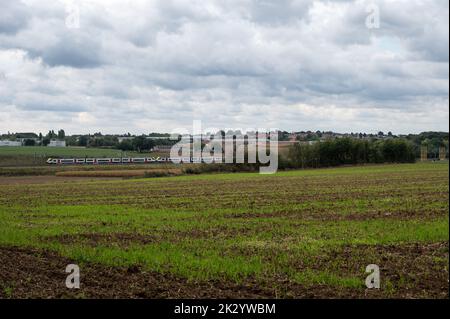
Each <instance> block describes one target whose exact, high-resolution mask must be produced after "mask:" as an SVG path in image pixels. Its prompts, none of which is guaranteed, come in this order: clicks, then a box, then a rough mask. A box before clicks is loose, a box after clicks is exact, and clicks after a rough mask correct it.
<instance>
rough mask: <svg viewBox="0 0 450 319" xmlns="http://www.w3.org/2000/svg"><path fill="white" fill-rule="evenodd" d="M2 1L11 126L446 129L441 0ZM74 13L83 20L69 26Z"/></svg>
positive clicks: (2, 74) (4, 104)
mask: <svg viewBox="0 0 450 319" xmlns="http://www.w3.org/2000/svg"><path fill="white" fill-rule="evenodd" d="M369 4H376V5H377V6H378V8H379V11H380V28H379V29H369V28H367V27H366V18H367V16H368V14H369V12H368V11H367V8H368V5H369ZM0 7H1V10H0V84H1V86H0V96H1V98H0V115H2V117H0V127H3V126H13V127H12V128H11V130H12V129H14V127H19V126H20V125H24V123H23V121H20V120H19V119H20V118H22V117H23V118H27V117H26V114H27V112H32V113H33V114H38V113H39V116H35V117H34V118H35V120H34V121H33V118H30V117H28V118H30V124H29V125H30V128H32V127H36V128H40V127H42V128H45V129H46V128H47V127H51V126H52V125H53V124H52V123H54V122H55V121H58V122H60V121H65V122H66V123H67V128H68V131H69V132H70V130H73V131H74V132H78V131H91V130H92V131H94V130H102V131H108V130H109V131H116V130H118V129H119V130H120V131H133V130H134V131H135V132H147V131H153V130H169V129H171V128H173V127H180V126H186V125H190V124H191V122H192V120H193V119H203V120H204V121H207V122H208V123H209V122H210V123H211V125H214V126H220V125H222V126H226V127H233V125H236V126H245V125H250V124H254V125H259V126H263V125H275V126H277V127H281V128H285V129H296V130H300V129H333V130H344V131H347V130H348V131H356V130H358V129H360V130H366V131H377V130H379V129H384V130H393V131H395V130H396V129H398V130H399V131H405V132H406V131H419V130H425V129H448V120H447V119H446V118H445V116H446V115H447V116H448V100H449V99H448V93H449V90H448V84H449V80H448V77H449V71H448V67H449V62H448V60H449V50H448V47H449V45H448V43H449V42H448V38H449V34H448V23H449V16H448V10H449V5H448V1H445V0H438V1H435V0H423V1H419V0H396V1H393V0H378V1H369V0H340V1H339V0H324V1H313V0H278V1H275V0H273V1H271V0H227V1H222V0H208V1H204V0H203V1H200V0H193V1H187V0H186V1H183V0H165V1H164V0H135V1H132V2H126V1H120V0H110V1H107V0H96V1H87V0H59V1H50V0H22V1H18V0H0ZM74 7H75V8H77V9H78V11H79V21H80V27H79V28H70V27H68V26H67V24H66V21H67V18H68V15H69V14H72V13H73V12H72V11H71V8H74ZM380 110H384V112H395V114H396V115H398V116H399V118H400V115H399V114H403V115H404V117H403V120H399V121H398V122H396V125H397V128H396V127H385V125H387V124H386V123H389V125H392V123H393V122H392V121H394V119H397V118H396V117H393V116H392V114H389V115H387V116H389V118H390V121H386V120H385V118H384V116H383V112H382V111H380ZM417 110H423V111H422V112H418V111H417ZM431 112H433V114H434V115H432V113H431ZM45 114H47V116H45ZM386 114H388V113H386ZM436 114H438V115H439V116H436ZM283 115H286V116H283ZM442 115H443V116H442ZM330 116H332V118H333V119H335V120H334V121H333V120H331V119H330ZM369 116H370V117H371V118H369ZM15 118H17V120H15ZM429 123H436V124H435V125H434V127H427V125H429ZM333 124H334V125H333ZM302 125H310V126H311V127H301V126H302Z"/></svg>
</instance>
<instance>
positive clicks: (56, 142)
mask: <svg viewBox="0 0 450 319" xmlns="http://www.w3.org/2000/svg"><path fill="white" fill-rule="evenodd" d="M47 146H48V147H66V141H61V140H51V141H50V144H48V145H47Z"/></svg>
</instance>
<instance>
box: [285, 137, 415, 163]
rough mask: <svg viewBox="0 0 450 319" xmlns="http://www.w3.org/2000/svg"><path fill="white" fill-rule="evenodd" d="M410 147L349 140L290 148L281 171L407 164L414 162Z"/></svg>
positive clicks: (400, 142)
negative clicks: (360, 165) (373, 164)
mask: <svg viewBox="0 0 450 319" xmlns="http://www.w3.org/2000/svg"><path fill="white" fill-rule="evenodd" d="M415 158H416V156H415V151H414V146H413V145H412V143H410V142H408V141H406V140H404V139H387V140H371V141H368V140H355V139H350V138H343V139H336V140H329V141H325V142H318V143H315V144H312V145H309V144H297V145H294V146H292V148H291V150H290V152H289V155H288V156H287V158H286V159H283V160H281V161H280V166H281V167H282V168H284V167H286V168H308V167H329V166H338V165H357V164H365V163H407V162H414V161H415Z"/></svg>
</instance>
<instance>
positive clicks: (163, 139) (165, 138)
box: [0, 129, 449, 156]
mask: <svg viewBox="0 0 450 319" xmlns="http://www.w3.org/2000/svg"><path fill="white" fill-rule="evenodd" d="M220 133H221V134H222V136H225V138H229V137H230V136H232V137H233V138H235V139H240V138H241V139H244V138H246V137H247V134H248V135H251V136H255V137H256V138H257V139H259V140H262V139H265V138H266V136H268V135H266V134H261V133H257V132H247V133H245V134H243V133H242V132H240V131H228V132H223V131H222V132H220ZM277 133H278V141H279V144H280V145H282V146H283V145H286V146H287V145H292V144H310V145H311V144H315V143H317V142H324V141H329V140H335V139H345V138H347V139H357V140H370V141H373V140H386V139H404V140H408V141H410V142H411V143H413V144H414V145H415V146H416V147H417V148H419V147H420V146H427V147H428V152H429V153H431V154H433V153H435V154H436V156H437V154H438V153H439V149H442V148H445V149H446V150H447V152H448V136H449V134H448V132H423V133H420V134H399V135H397V134H394V133H392V132H386V133H385V132H382V131H380V132H378V133H377V134H373V133H369V134H368V133H361V132H359V133H337V132H332V131H298V132H287V131H278V132H277ZM180 137H181V136H180ZM197 138H200V139H201V140H202V142H204V143H207V142H209V141H210V140H211V138H212V134H209V133H208V134H205V135H202V136H197ZM175 143H177V140H174V139H171V135H170V134H168V133H150V134H143V135H132V134H130V133H126V134H114V135H112V134H102V133H100V132H97V133H94V134H83V135H81V134H75V135H66V133H65V131H64V130H63V129H60V130H57V131H54V130H50V131H49V132H48V133H47V134H45V135H44V134H42V133H34V132H17V133H12V132H7V133H3V134H0V147H27V146H42V147H60V148H61V147H86V148H105V149H118V150H122V151H139V152H151V151H168V150H170V148H171V147H172V146H173V145H174V144H175Z"/></svg>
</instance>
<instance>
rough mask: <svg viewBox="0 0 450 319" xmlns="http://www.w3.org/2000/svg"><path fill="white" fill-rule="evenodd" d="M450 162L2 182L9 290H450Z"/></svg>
mask: <svg viewBox="0 0 450 319" xmlns="http://www.w3.org/2000/svg"><path fill="white" fill-rule="evenodd" d="M448 170H449V166H448V163H425V164H397V165H376V166H364V167H345V168H333V169H317V170H303V171H287V172H280V173H278V174H276V175H259V174H254V173H236V174H210V175H195V176H178V177H167V178H148V179H135V180H112V181H94V182H92V181H89V182H86V181H78V180H77V181H74V182H71V183H67V182H66V183H46V184H41V185H36V184H34V185H28V184H12V185H3V186H2V187H1V188H0V265H1V266H0V267H1V268H0V285H1V287H0V296H1V297H54V298H60V297H69V296H72V297H74V296H75V297H80V298H87V297H133V298H169V297H170V298H172V297H185V298H197V297H206V298H208V297H209V298H212V297H235V298H239V297H250V298H266V297H274V298H304V297H307V298H311V297H322V298H329V297H354V298H381V297H387V298H394V297H401V298H426V297H432V298H448V263H449V258H448V240H449V224H448V221H449V220H448V218H449V215H448V208H449V193H448V192H449V180H448V173H449V171H448ZM0 178H1V177H0ZM69 263H76V264H78V265H79V266H80V269H81V289H80V290H76V291H73V290H68V289H66V288H65V285H64V281H65V277H66V276H67V274H65V272H64V271H65V267H66V265H67V264H69ZM369 264H377V265H379V266H380V269H381V289H379V290H368V289H367V288H366V287H365V278H366V276H367V275H368V274H366V273H365V269H366V266H367V265H369Z"/></svg>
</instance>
